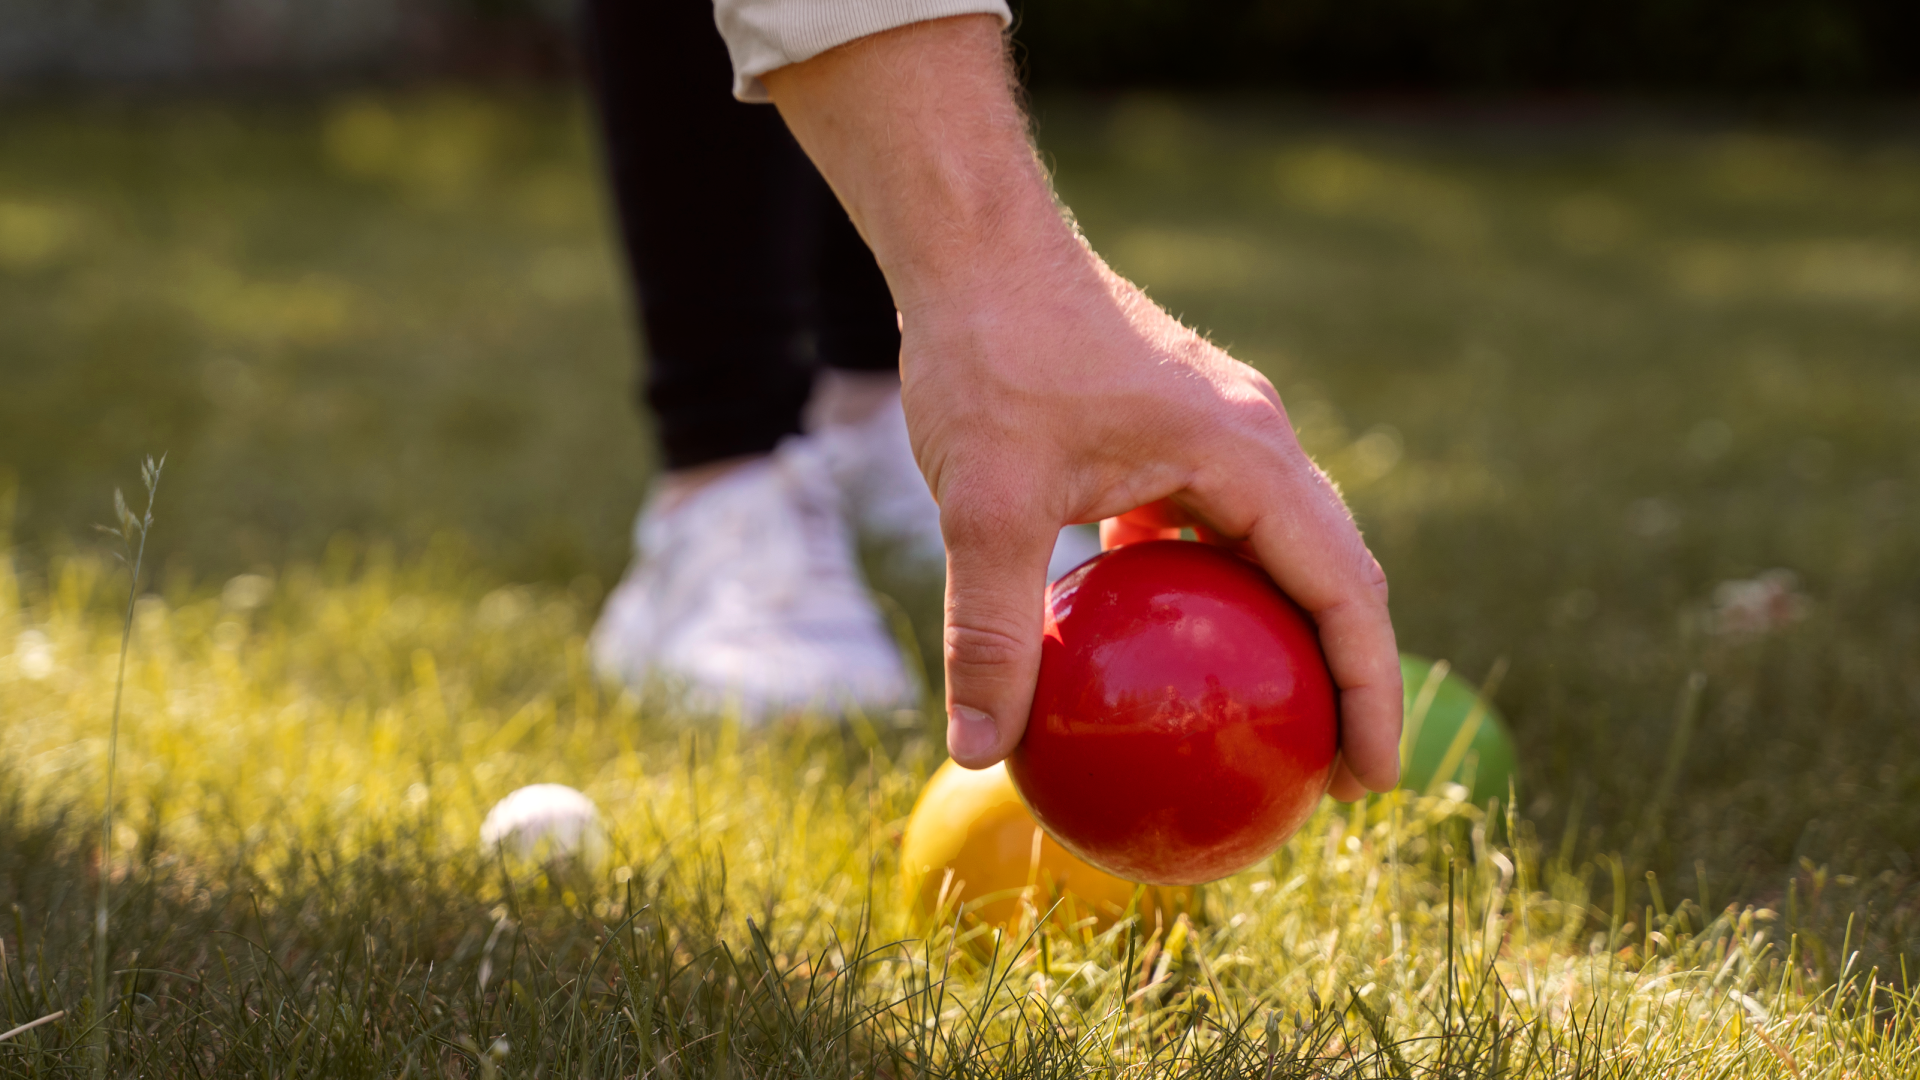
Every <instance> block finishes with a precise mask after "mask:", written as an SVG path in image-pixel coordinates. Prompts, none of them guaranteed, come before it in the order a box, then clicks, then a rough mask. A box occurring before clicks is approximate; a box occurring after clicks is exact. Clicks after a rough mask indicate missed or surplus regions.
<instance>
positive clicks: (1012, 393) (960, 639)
mask: <svg viewBox="0 0 1920 1080" xmlns="http://www.w3.org/2000/svg"><path fill="white" fill-rule="evenodd" d="M765 82H766V85H767V88H768V90H769V91H770V92H771V94H772V96H773V100H774V103H775V104H776V105H778V106H779V108H780V110H781V113H782V115H783V116H785V118H786V120H787V124H788V126H789V127H791V128H792V129H793V132H794V134H795V136H796V137H797V138H798V139H799V140H800V144H801V145H802V146H803V147H805V148H806V150H807V153H808V154H809V155H810V156H811V157H812V158H813V160H814V162H815V163H816V164H817V165H818V166H819V167H820V170H821V172H822V173H823V174H825V176H826V178H827V180H828V182H829V183H831V184H832V185H833V187H834V190H835V191H836V192H837V193H838V194H839V196H840V199H841V202H842V203H843V204H845V205H846V207H847V209H848V212H849V213H850V214H851V215H852V216H853V220H854V223H855V224H856V225H857V226H859V228H860V231H861V233H862V235H863V236H865V237H866V239H867V243H868V244H869V245H870V246H871V247H872V248H873V251H874V254H875V256H876V257H877V258H878V259H879V262H880V266H881V269H882V270H884V271H885V272H886V275H887V282H888V285H889V286H890V287H891V289H892V290H893V296H894V302H895V303H896V304H897V305H898V306H899V308H900V313H901V319H902V332H903V342H902V349H901V378H902V387H903V388H902V396H903V399H904V401H905V404H906V410H907V426H908V429H909V431H910V432H911V434H912V438H913V445H914V455H915V457H916V458H917V459H918V461H919V464H920V469H921V471H922V472H923V473H925V474H926V477H927V483H928V484H929V485H930V486H931V488H932V490H933V494H934V497H935V498H936V499H937V500H938V501H939V503H940V525H941V531H942V532H943V533H944V534H945V537H946V543H947V611H946V649H945V653H946V672H947V709H948V726H947V746H948V749H949V750H950V751H951V752H952V754H953V757H954V760H956V761H958V762H959V763H960V764H962V765H966V766H968V767H971V768H984V767H985V766H987V765H991V764H992V763H994V762H996V761H999V760H1000V759H1001V758H1003V757H1005V756H1006V755H1007V754H1008V753H1009V752H1010V751H1012V749H1013V747H1014V746H1015V745H1017V744H1018V743H1019V741H1020V736H1021V734H1022V733H1023V732H1024V730H1025V728H1026V722H1027V713H1028V711H1029V709H1030V708H1031V706H1032V701H1033V687H1034V681H1035V679H1036V677H1037V673H1038V669H1039V663H1040V629H1041V603H1042V596H1043V594H1044V592H1045V588H1046V570H1047V557H1048V555H1049V553H1050V552H1051V551H1052V547H1053V541H1054V536H1055V534H1056V533H1057V532H1058V530H1059V528H1060V527H1061V526H1062V525H1064V524H1069V523H1074V522H1087V521H1099V520H1102V519H1113V520H1108V521H1107V523H1106V524H1105V525H1104V526H1103V537H1104V539H1105V541H1106V543H1107V544H1108V546H1112V545H1114V544H1116V543H1124V542H1129V541H1132V540H1137V539H1146V538H1149V537H1152V536H1158V535H1164V534H1165V531H1166V530H1169V529H1178V528H1179V527H1180V526H1183V525H1192V526H1194V527H1195V528H1196V530H1197V531H1198V532H1199V533H1200V535H1201V536H1202V537H1203V538H1205V539H1207V540H1209V541H1211V542H1214V543H1221V544H1227V545H1231V546H1234V547H1236V548H1238V549H1239V550H1241V551H1243V552H1245V553H1247V554H1248V555H1250V556H1252V557H1254V558H1256V559H1257V560H1258V561H1259V562H1260V564H1261V565H1262V566H1264V567H1265V568H1266V570H1267V572H1268V573H1269V574H1271V575H1272V576H1273V579H1274V580H1275V581H1276V582H1278V583H1279V585H1280V587H1281V589H1283V590H1284V591H1285V592H1286V593H1287V594H1288V595H1289V596H1291V597H1293V599H1294V600H1295V601H1296V602H1297V603H1299V604H1300V606H1301V607H1303V608H1305V609H1306V610H1307V612H1308V613H1309V614H1310V615H1312V616H1313V618H1314V620H1315V622H1316V623H1317V624H1318V626H1319V629H1320V641H1321V644H1322V646H1323V647H1324V648H1325V650H1326V654H1327V660H1328V664H1329V666H1330V667H1331V669H1332V672H1333V677H1334V681H1335V683H1336V684H1337V685H1338V686H1339V687H1340V694H1341V696H1340V711H1341V756H1342V764H1341V766H1340V768H1339V769H1338V771H1337V772H1336V774H1335V780H1334V786H1333V794H1334V795H1335V796H1337V797H1339V798H1343V799H1352V798H1356V797H1358V796H1359V795H1360V794H1362V793H1363V791H1364V790H1365V789H1369V788H1370V789H1373V790H1376V791H1384V790H1386V789H1387V788H1389V787H1391V786H1392V785H1393V784H1394V783H1395V782H1396V780H1397V779H1398V776H1399V736H1400V707H1401V688H1400V666H1399V659H1398V654H1397V652H1396V649H1395V646H1394V639H1393V626H1392V623H1391V622H1390V621H1389V619H1388V616H1387V585H1386V578H1385V575H1384V574H1382V572H1381V570H1380V565H1379V563H1377V562H1376V561H1374V558H1373V556H1372V555H1371V554H1370V553H1369V552H1368V551H1367V547H1366V544H1365V542H1363V541H1362V540H1361V538H1360V534H1359V531H1358V530H1357V529H1356V528H1355V527H1354V524H1353V520H1352V518H1351V516H1350V515H1349V514H1348V513H1347V509H1346V506H1345V504H1344V503H1342V502H1341V500H1340V496H1339V493H1338V492H1336V491H1335V490H1334V488H1333V485H1332V484H1331V483H1330V482H1329V481H1328V480H1327V478H1326V476H1325V475H1324V474H1322V473H1321V472H1320V470H1319V469H1318V468H1316V467H1315V466H1314V464H1313V462H1311V461H1310V460H1308V458H1307V456H1306V454H1305V453H1304V452H1302V451H1301V449H1300V445H1299V443H1298V442H1297V441H1296V440H1295V438H1294V434H1293V428H1292V425H1291V424H1289V423H1288V421H1287V416H1286V411H1285V409H1284V408H1283V407H1282V406H1281V403H1280V397H1279V395H1278V394H1277V393H1275V391H1274V389H1273V386H1272V384H1270V383H1269V382H1268V381H1267V380H1266V379H1265V378H1264V377H1263V376H1261V375H1260V373H1258V372H1256V371H1254V370H1253V369H1252V368H1250V367H1248V366H1246V365H1245V364H1242V363H1240V362H1238V361H1236V360H1234V359H1233V358H1231V357H1229V356H1227V355H1226V354H1225V353H1223V352H1221V351H1220V350H1219V349H1216V348H1214V347H1213V346H1212V345H1210V344H1208V343H1207V342H1206V341H1205V340H1203V339H1201V338H1200V337H1199V335H1197V334H1195V333H1193V332H1192V331H1191V330H1189V329H1187V328H1186V327H1184V326H1181V325H1180V324H1179V323H1178V322H1176V321H1175V320H1174V319H1172V318H1171V317H1169V316H1168V315H1167V314H1166V313H1165V312H1164V311H1162V310H1161V309H1160V308H1159V307H1158V306H1157V305H1155V304H1154V303H1153V302H1152V301H1150V300H1148V299H1147V298H1146V296H1145V295H1144V294H1143V293H1141V291H1140V290H1139V289H1138V288H1136V287H1135V286H1133V285H1132V284H1131V283H1129V282H1127V281H1125V280H1124V279H1122V278H1121V277H1119V275H1117V274H1115V273H1113V272H1112V271H1111V270H1109V269H1108V268H1107V266H1106V264H1105V263H1103V262H1102V261H1101V260H1100V258H1099V256H1097V255H1095V254H1094V252H1093V251H1092V249H1090V248H1089V247H1088V246H1087V245H1086V243H1085V242H1084V241H1083V240H1082V239H1081V238H1080V236H1079V235H1078V234H1077V233H1076V232H1075V231H1074V229H1073V228H1072V226H1071V225H1070V224H1069V223H1068V222H1067V221H1066V219H1065V218H1064V217H1063V215H1062V214H1061V212H1060V210H1059V208H1058V206H1057V205H1056V204H1055V202H1054V201H1053V196H1052V191H1051V188H1050V186H1049V185H1048V183H1047V179H1046V176H1045V174H1044V172H1043V171H1042V170H1041V168H1040V166H1039V164H1038V162H1037V160H1036V158H1035V156H1034V152H1033V149H1032V144H1031V143H1030V142H1029V140H1028V137H1027V131H1026V120H1025V118H1024V116H1023V115H1022V114H1021V112H1020V110H1019V108H1018V106H1017V104H1016V103H1015V99H1014V95H1013V91H1012V83H1011V77H1010V74H1009V71H1008V67H1007V63H1006V56H1005V46H1004V44H1003V42H1002V40H1001V36H1000V29H999V25H998V22H997V20H995V19H993V18H992V17H990V16H963V17H959V18H953V19H942V20H936V21H933V22H924V23H915V24H913V25H911V26H907V27H903V28H901V29H898V30H893V31H889V32H887V33H883V34H875V35H873V36H871V37H867V38H862V39H860V40H858V41H855V42H852V43H850V44H848V45H845V46H842V47H840V48H838V49H835V50H832V51H830V52H827V53H824V54H822V55H820V56H817V57H815V58H813V59H812V60H808V61H805V62H804V63H800V64H794V65H790V66H788V67H784V68H780V69H778V70H776V71H773V72H770V73H768V74H767V75H766V76H765Z"/></svg>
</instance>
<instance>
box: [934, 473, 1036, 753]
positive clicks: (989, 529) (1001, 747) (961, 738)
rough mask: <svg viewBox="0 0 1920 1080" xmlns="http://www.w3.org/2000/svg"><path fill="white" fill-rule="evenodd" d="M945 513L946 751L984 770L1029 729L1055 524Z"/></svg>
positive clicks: (942, 519)
mask: <svg viewBox="0 0 1920 1080" xmlns="http://www.w3.org/2000/svg"><path fill="white" fill-rule="evenodd" d="M996 516H997V515H981V514H976V513H969V512H968V511H967V510H966V509H965V508H962V507H959V506H954V507H952V508H951V509H948V508H945V507H943V512H942V513H941V515H940V528H941V532H943V533H944V534H945V536H946V543H947V611H946V628H945V629H946V633H945V637H944V644H945V650H944V651H945V658H946V671H947V752H948V753H950V754H951V755H953V760H954V761H956V762H958V763H959V764H961V765H963V766H965V767H967V768H969V769H984V768H986V767H987V766H989V765H992V764H993V763H995V762H997V761H999V760H1000V759H1002V758H1004V757H1006V756H1007V755H1008V754H1009V753H1012V752H1013V748H1014V747H1015V746H1017V745H1019V743H1020V736H1021V735H1023V734H1024V733H1025V732H1026V730H1027V713H1028V711H1029V710H1031V709H1032V707H1033V685H1034V682H1035V680H1036V679H1038V678H1039V674H1040V631H1041V623H1042V619H1043V613H1044V605H1045V596H1046V589H1047V560H1048V559H1049V558H1050V557H1051V556H1052V554H1053V544H1054V540H1055V538H1056V537H1057V535H1058V534H1059V525H1058V524H1054V523H1049V522H1045V521H1040V520H1036V519H1031V518H1030V517H1023V518H1018V519H1013V520H1009V519H1008V518H1007V517H1004V516H999V517H998V520H995V517H996Z"/></svg>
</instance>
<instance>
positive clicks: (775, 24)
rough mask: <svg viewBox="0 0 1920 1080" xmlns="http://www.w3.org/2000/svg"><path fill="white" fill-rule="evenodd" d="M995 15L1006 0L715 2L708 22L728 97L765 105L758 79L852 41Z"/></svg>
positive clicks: (1005, 13)
mask: <svg viewBox="0 0 1920 1080" xmlns="http://www.w3.org/2000/svg"><path fill="white" fill-rule="evenodd" d="M977 14H985V15H998V16H999V17H1000V25H1002V26H1006V25H1009V24H1011V23H1012V22H1013V13H1012V12H1011V11H1009V10H1008V9H1007V4H1006V0H714V3H713V21H714V23H715V24H716V25H718V26H719V27H720V36H721V37H723V38H725V39H726V41H727V53H728V55H729V56H731V57H732V58H733V96H734V97H737V98H739V99H740V100H741V101H765V100H767V88H766V87H764V86H762V85H761V84H760V76H762V75H764V74H766V73H767V72H769V71H772V70H773V69H774V68H777V67H785V66H787V65H788V64H797V63H799V62H800V61H802V60H810V59H812V58H813V57H815V56H818V55H820V54H821V53H823V52H826V51H827V50H828V49H831V48H833V47H834V46H836V45H845V44H846V43H847V42H849V41H852V40H853V39H855V38H862V37H866V36H867V35H868V34H877V33H879V32H880V31H882V30H892V29H893V28H895V27H897V26H905V25H907V24H908V23H917V22H925V21H927V20H928V19H944V18H946V17H947V16H949V15H977Z"/></svg>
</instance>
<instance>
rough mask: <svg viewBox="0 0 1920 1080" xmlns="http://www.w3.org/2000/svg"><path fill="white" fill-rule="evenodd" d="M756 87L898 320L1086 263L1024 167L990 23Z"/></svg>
mask: <svg viewBox="0 0 1920 1080" xmlns="http://www.w3.org/2000/svg"><path fill="white" fill-rule="evenodd" d="M764 78H765V82H766V85H767V88H768V91H769V93H770V94H771V95H772V97H773V101H774V104H775V105H777V106H778V107H779V109H780V112H781V115H782V116H783V117H784V118H785V119H786V122H787V125H788V127H790V128H791V129H792V130H793V133H794V136H795V137H796V138H797V139H799V141H800V144H801V146H802V147H804V148H805V149H806V151H807V153H808V155H809V156H810V157H812V158H813V161H814V163H815V164H816V165H817V166H818V167H819V168H820V171H821V172H822V173H823V174H824V175H825V176H826V178H827V181H828V182H829V183H830V184H832V185H833V188H834V191H835V193H836V194H838V196H839V197H840V200H841V202H842V203H843V204H844V205H845V206H846V208H847V211H848V213H849V214H851V215H852V217H853V221H854V224H855V225H856V226H857V227H858V228H859V229H860V232H861V235H862V236H864V237H865V238H866V240H867V243H868V246H870V247H871V248H872V249H873V252H874V255H875V257H876V258H877V259H878V260H879V262H880V266H881V268H882V270H884V271H885V272H886V275H887V281H888V284H889V285H890V286H891V287H892V289H893V294H894V300H895V303H896V304H897V305H898V306H899V308H900V310H901V311H903V312H906V313H908V315H909V317H911V316H912V315H913V314H914V313H916V312H918V311H921V310H924V309H926V308H927V307H928V306H929V305H935V306H939V307H951V306H953V305H954V304H956V303H960V302H964V299H965V298H966V297H968V296H970V295H972V294H974V293H975V291H976V290H977V289H979V288H983V287H994V288H1004V287H1006V286H1007V285H1008V284H1009V282H1008V281H1007V280H1006V275H1008V274H1016V275H1017V274H1021V273H1026V272H1033V268H1037V267H1045V268H1048V269H1049V270H1050V271H1051V272H1056V273H1057V271H1058V270H1059V269H1060V268H1061V267H1062V264H1063V263H1067V264H1070V263H1073V262H1075V261H1078V259H1079V258H1080V257H1081V256H1084V255H1085V254H1086V253H1085V249H1084V247H1083V246H1082V245H1081V244H1080V242H1079V240H1078V238H1077V237H1076V236H1075V235H1074V233H1073V230H1072V227H1071V226H1070V225H1068V224H1067V222H1066V221H1065V220H1064V219H1063V218H1062V216H1061V214H1060V211H1059V208H1058V206H1057V205H1056V204H1055V202H1054V199H1053V195H1052V191H1051V188H1050V186H1049V185H1048V182H1047V178H1046V174H1045V172H1044V170H1043V169H1042V168H1041V166H1040V163H1039V160H1038V158H1037V157H1036V156H1035V154H1034V150H1033V145H1032V142H1031V141H1030V139H1029V138H1028V133H1027V122H1026V117H1025V114H1024V113H1023V112H1022V111H1021V109H1020V107H1019V104H1018V102H1017V100H1016V97H1015V93H1014V88H1013V79H1012V72H1011V70H1010V67H1009V64H1008V60H1007V56H1006V46H1005V43H1004V41H1003V40H1002V36H1001V31H1000V25H999V20H997V19H995V18H993V17H992V16H987V15H969V16H960V17H956V18H951V19H939V20H934V21H931V22H922V23H914V24H912V25H910V26H905V27H901V28H900V29H898V30H891V31H888V32H886V33H882V34H875V35H872V36H871V37H866V38H862V39H860V40H858V41H855V42H851V43H849V44H847V45H844V46H841V47H840V48H838V49H834V50H832V51H829V52H826V53H822V54H821V55H819V56H816V57H814V58H813V59H811V60H808V61H806V62H804V63H800V64H793V65H789V66H787V67H784V68H780V69H778V70H775V71H772V72H769V73H768V74H767V75H766V76H765V77H764ZM875 102H885V103H886V107H885V108H875V107H874V103H875ZM1055 284H1056V286H1057V284H1058V282H1056V283H1055Z"/></svg>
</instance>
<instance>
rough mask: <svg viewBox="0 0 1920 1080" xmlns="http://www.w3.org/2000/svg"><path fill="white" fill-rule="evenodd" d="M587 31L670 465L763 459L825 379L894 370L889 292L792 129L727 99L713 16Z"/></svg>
mask: <svg viewBox="0 0 1920 1080" xmlns="http://www.w3.org/2000/svg"><path fill="white" fill-rule="evenodd" d="M584 19H585V37H586V48H585V53H586V57H587V68H588V71H589V73H590V77H591V81H592V85H593V88H594V92H595V97H596V98H597V100H598V102H599V106H600V109H599V112H600V119H601V125H602V129H603V134H604V137H605V145H606V158H607V163H608V167H609V171H610V173H611V181H612V189H613V197H614V203H615V205H616V207H617V208H618V211H619V219H620V228H621V237H622V239H623V241H624V242H625V246H626V250H627V256H628V261H629V263H630V266H631V268H632V273H633V283H634V290H635V293H636V298H637V300H638V306H639V310H640V321H641V327H642V329H643V331H644V333H645V336H646V343H647V362H646V366H645V375H644V380H643V383H642V385H643V388H644V398H645V401H646V404H647V405H648V406H649V407H650V408H651V409H652V410H653V412H654V414H655V416H656V417H658V420H659V432H660V439H661V442H662V444H663V446H664V450H665V458H666V465H667V467H668V468H670V469H684V468H689V467H692V466H695V465H702V464H706V463H708V462H712V461H717V460H720V459H723V458H729V457H737V456H740V455H744V454H755V453H764V452H766V451H768V450H771V449H773V447H774V446H775V444H777V443H778V442H779V441H780V439H782V438H783V437H785V436H787V435H791V434H793V433H795V432H797V431H799V430H800V413H801V410H802V408H803V407H804V406H805V404H806V400H807V395H808V393H809V392H810V390H811V387H812V382H813V370H814V367H815V365H816V364H818V363H821V362H825V363H830V364H833V365H835V366H841V367H850V368H859V369H867V370H883V369H889V368H893V367H895V366H896V364H897V363H898V355H899V332H898V330H897V328H896V324H895V322H894V314H893V301H892V299H891V297H890V296H889V295H888V293H887V289H886V282H885V280H884V279H883V278H882V277H881V275H880V271H879V268H878V267H877V266H875V265H874V262H873V256H872V254H871V253H869V252H868V251H867V249H866V245H865V244H864V243H863V242H862V241H861V240H860V237H859V234H858V233H857V232H855V231H854V229H853V226H852V223H851V222H849V221H848V220H847V216H846V214H845V212H844V211H842V210H841V208H840V206H839V205H838V203H836V202H835V201H834V199H833V195H832V192H831V191H829V190H828V188H827V186H826V183H825V182H824V181H823V180H821V179H820V176H819V174H818V173H817V172H816V171H815V170H814V168H813V165H812V163H811V162H809V161H808V160H807V158H806V155H805V154H804V153H802V152H801V150H800V148H799V146H798V145H797V144H796V143H795V142H794V141H793V137H792V136H791V135H790V134H788V132H787V129H786V125H785V124H783V123H782V122H781V120H780V114H779V113H778V112H776V111H775V110H774V109H773V108H772V107H771V106H767V105H744V104H741V103H740V102H737V101H735V100H733V97H732V96H731V94H730V93H729V90H728V88H729V85H730V82H731V79H732V68H731V66H730V64H729V62H728V59H727V52H726V47H725V46H724V44H722V42H721V40H720V36H719V32H718V31H717V30H715V29H714V26H713V8H712V5H711V4H709V3H705V2H702V0H589V2H588V3H587V4H586V6H585V9H584Z"/></svg>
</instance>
